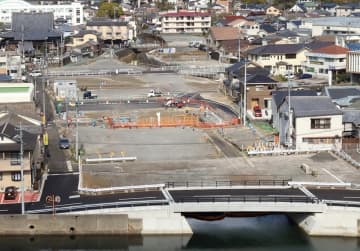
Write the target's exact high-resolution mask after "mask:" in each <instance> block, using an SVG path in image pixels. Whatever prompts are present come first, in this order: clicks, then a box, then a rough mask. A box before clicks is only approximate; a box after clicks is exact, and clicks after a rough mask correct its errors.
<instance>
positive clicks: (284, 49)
mask: <svg viewBox="0 0 360 251" xmlns="http://www.w3.org/2000/svg"><path fill="white" fill-rule="evenodd" d="M304 48H305V45H304V44H270V45H265V46H260V47H257V48H254V49H251V50H248V51H247V52H248V54H253V55H268V54H293V53H297V52H299V51H301V50H303V49H304Z"/></svg>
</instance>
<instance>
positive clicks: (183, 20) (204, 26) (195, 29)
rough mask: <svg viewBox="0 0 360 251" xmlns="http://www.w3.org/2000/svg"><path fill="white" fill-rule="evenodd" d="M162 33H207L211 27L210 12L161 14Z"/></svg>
mask: <svg viewBox="0 0 360 251" xmlns="http://www.w3.org/2000/svg"><path fill="white" fill-rule="evenodd" d="M161 17H162V18H161V31H162V33H206V32H208V31H209V29H210V27H211V15H210V13H208V12H196V11H175V12H166V13H162V14H161Z"/></svg>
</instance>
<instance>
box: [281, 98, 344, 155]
mask: <svg viewBox="0 0 360 251" xmlns="http://www.w3.org/2000/svg"><path fill="white" fill-rule="evenodd" d="M289 106H290V107H289ZM279 119H280V123H279V125H280V130H279V136H280V144H283V145H287V146H288V147H290V148H294V149H296V150H301V151H316V150H324V149H332V148H336V149H341V146H342V132H343V124H342V112H341V110H339V109H338V108H337V107H336V106H335V105H334V104H333V103H332V101H331V99H330V98H329V97H325V96H316V97H315V96H310V97H309V96H302V97H290V98H289V97H286V98H285V100H284V102H283V103H282V104H281V105H280V109H279ZM289 122H290V123H289Z"/></svg>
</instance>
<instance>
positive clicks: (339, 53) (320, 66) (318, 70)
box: [303, 45, 349, 79]
mask: <svg viewBox="0 0 360 251" xmlns="http://www.w3.org/2000/svg"><path fill="white" fill-rule="evenodd" d="M348 51H349V49H347V48H344V47H341V46H337V45H329V46H326V47H322V48H319V49H315V50H311V51H308V52H305V56H306V61H305V62H304V67H303V72H304V73H308V74H312V75H313V76H316V77H319V78H328V77H329V73H328V72H329V71H331V72H332V74H334V76H335V79H336V76H338V75H339V74H342V73H345V69H346V55H347V52H348ZM330 77H331V76H330Z"/></svg>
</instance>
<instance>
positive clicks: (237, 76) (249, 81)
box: [222, 61, 277, 119]
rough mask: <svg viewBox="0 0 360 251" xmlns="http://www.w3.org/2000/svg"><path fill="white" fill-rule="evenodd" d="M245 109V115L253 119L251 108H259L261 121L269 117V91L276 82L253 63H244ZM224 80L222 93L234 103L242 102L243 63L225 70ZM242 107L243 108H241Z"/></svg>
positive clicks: (264, 70)
mask: <svg viewBox="0 0 360 251" xmlns="http://www.w3.org/2000/svg"><path fill="white" fill-rule="evenodd" d="M246 72H247V74H246V107H247V114H248V116H250V117H254V114H253V108H254V107H255V106H257V107H260V109H261V112H262V116H261V118H262V119H270V117H271V91H273V90H274V88H275V86H276V83H277V82H276V81H275V80H273V79H271V78H270V77H269V71H267V70H266V69H264V68H262V67H260V66H259V65H256V64H255V63H253V62H247V63H246ZM225 77H226V79H225V80H224V82H223V88H222V89H223V91H224V93H225V94H226V95H228V96H230V97H231V98H232V100H233V101H234V102H240V103H242V104H243V101H244V89H245V62H244V61H241V62H237V63H235V64H233V65H232V66H230V67H228V68H226V73H225ZM241 107H243V106H241Z"/></svg>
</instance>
